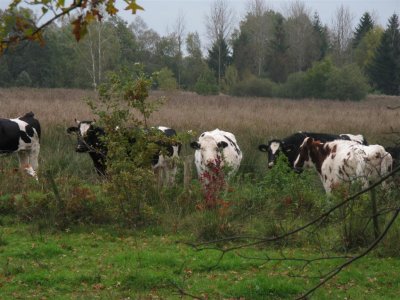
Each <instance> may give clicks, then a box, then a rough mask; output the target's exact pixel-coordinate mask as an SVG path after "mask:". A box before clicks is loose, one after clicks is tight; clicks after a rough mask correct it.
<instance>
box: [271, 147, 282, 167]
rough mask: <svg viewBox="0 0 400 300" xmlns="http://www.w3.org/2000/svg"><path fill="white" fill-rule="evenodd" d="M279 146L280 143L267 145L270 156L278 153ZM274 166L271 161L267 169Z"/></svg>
mask: <svg viewBox="0 0 400 300" xmlns="http://www.w3.org/2000/svg"><path fill="white" fill-rule="evenodd" d="M280 146H281V143H280V142H272V143H271V144H270V145H269V148H270V149H271V153H272V155H275V154H276V152H278V150H279V147H280ZM274 164H275V162H274V161H271V162H269V163H268V166H269V167H273V166H274Z"/></svg>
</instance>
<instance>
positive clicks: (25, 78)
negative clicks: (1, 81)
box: [15, 71, 32, 86]
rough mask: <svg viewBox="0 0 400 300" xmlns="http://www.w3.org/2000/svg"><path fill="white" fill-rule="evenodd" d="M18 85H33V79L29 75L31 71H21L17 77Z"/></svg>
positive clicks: (16, 83) (16, 82)
mask: <svg viewBox="0 0 400 300" xmlns="http://www.w3.org/2000/svg"><path fill="white" fill-rule="evenodd" d="M15 85H16V86H32V79H31V76H29V73H28V72H26V71H22V72H21V73H19V75H18V77H17V79H16V80H15Z"/></svg>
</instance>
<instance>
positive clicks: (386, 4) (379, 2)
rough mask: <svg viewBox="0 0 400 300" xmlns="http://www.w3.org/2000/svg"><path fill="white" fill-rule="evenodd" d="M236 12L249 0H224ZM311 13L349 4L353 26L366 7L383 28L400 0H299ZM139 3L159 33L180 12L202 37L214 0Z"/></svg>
mask: <svg viewBox="0 0 400 300" xmlns="http://www.w3.org/2000/svg"><path fill="white" fill-rule="evenodd" d="M227 1H228V4H229V5H230V6H231V8H232V9H233V11H234V12H235V15H236V21H237V22H236V24H238V23H239V21H240V20H241V19H243V17H244V15H245V11H246V7H247V3H248V2H249V0H227ZM299 1H300V2H303V3H304V4H305V5H306V7H307V8H308V9H309V10H310V11H311V13H312V14H314V12H315V11H317V12H318V14H319V16H320V18H321V21H322V23H324V24H326V25H328V27H330V26H331V24H332V19H333V17H334V15H335V11H336V10H337V8H339V7H340V5H342V4H343V5H344V7H347V8H349V10H350V12H351V14H352V15H353V16H354V19H353V26H356V25H357V24H358V22H359V20H360V18H361V16H362V14H363V13H364V12H366V11H368V12H370V13H372V14H373V16H375V17H376V20H377V23H378V24H380V25H381V26H383V27H384V28H386V25H387V20H388V19H389V17H390V16H391V15H392V14H393V13H397V14H398V15H399V14H400V0H348V1H340V0H299ZM137 2H138V4H140V5H142V6H143V7H144V8H145V11H138V13H137V15H138V16H140V17H141V18H142V19H143V20H144V21H145V22H146V24H147V25H148V26H149V28H152V29H154V30H155V31H157V32H158V33H159V34H161V35H165V34H167V33H169V32H171V31H173V27H174V24H175V23H176V20H177V18H178V16H179V14H181V15H183V16H184V19H185V28H186V33H187V32H194V31H197V32H198V33H199V34H200V36H201V38H202V39H203V40H205V39H206V38H205V16H206V15H207V14H209V12H210V7H211V3H212V2H213V0H137ZM265 2H266V4H267V6H268V7H269V8H271V9H273V10H275V11H279V12H281V13H282V14H283V15H285V7H287V5H288V3H290V2H291V1H282V0H266V1H265ZM9 3H10V1H9V0H0V8H5V7H7V5H8V4H9ZM116 3H117V7H118V8H119V9H120V12H119V15H120V16H122V17H123V18H124V19H125V20H126V21H127V22H128V23H131V22H132V21H133V20H134V18H135V16H134V15H132V14H130V13H129V12H127V11H125V10H124V8H125V6H126V5H125V3H124V2H123V1H122V0H116Z"/></svg>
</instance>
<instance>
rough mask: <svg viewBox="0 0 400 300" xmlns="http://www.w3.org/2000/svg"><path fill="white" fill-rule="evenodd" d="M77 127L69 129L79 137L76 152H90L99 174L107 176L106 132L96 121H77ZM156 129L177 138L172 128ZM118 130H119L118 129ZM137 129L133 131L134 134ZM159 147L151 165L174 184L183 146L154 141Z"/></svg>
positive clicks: (168, 136) (164, 178) (131, 140)
mask: <svg viewBox="0 0 400 300" xmlns="http://www.w3.org/2000/svg"><path fill="white" fill-rule="evenodd" d="M75 121H76V123H77V126H73V127H69V128H68V129H67V132H68V133H72V132H75V133H76V134H77V137H78V143H77V146H76V152H81V153H82V152H88V153H89V155H90V157H91V159H92V161H93V164H94V167H95V169H96V172H97V174H99V175H105V174H106V158H107V145H106V143H105V141H104V138H105V136H106V132H105V131H104V129H103V128H101V127H99V126H97V125H96V124H95V122H94V121H78V120H75ZM156 129H157V130H158V131H160V132H162V133H163V135H165V136H166V137H167V138H172V137H174V136H176V131H175V130H174V129H172V128H168V127H164V126H159V127H156ZM117 130H118V129H117ZM135 130H137V129H132V131H133V132H134V131H135ZM129 142H130V143H132V144H134V143H135V142H136V139H135V138H134V137H129ZM154 144H156V145H157V146H158V147H156V148H157V150H156V153H154V155H152V157H151V165H152V167H153V170H154V172H155V173H156V174H158V175H159V176H161V177H162V180H163V181H164V182H167V183H172V182H173V181H174V178H175V174H176V171H177V164H176V159H177V158H178V157H179V154H180V150H181V144H180V143H178V142H176V143H175V142H174V143H173V142H170V141H165V140H162V139H158V140H155V141H154Z"/></svg>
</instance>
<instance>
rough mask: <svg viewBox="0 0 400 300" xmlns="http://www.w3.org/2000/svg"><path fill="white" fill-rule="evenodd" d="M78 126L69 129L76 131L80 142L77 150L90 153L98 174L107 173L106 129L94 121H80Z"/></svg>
mask: <svg viewBox="0 0 400 300" xmlns="http://www.w3.org/2000/svg"><path fill="white" fill-rule="evenodd" d="M75 122H76V123H77V126H72V127H69V128H68V129H67V132H68V133H73V132H75V133H76V136H77V138H78V142H77V144H76V148H75V151H76V152H79V153H85V152H87V153H89V155H90V158H91V159H92V161H93V165H94V168H95V169H96V172H97V174H98V175H105V174H106V157H107V146H106V144H105V142H104V140H103V139H104V137H105V131H104V129H103V128H101V127H99V126H97V125H96V123H95V122H94V121H78V120H76V119H75Z"/></svg>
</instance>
